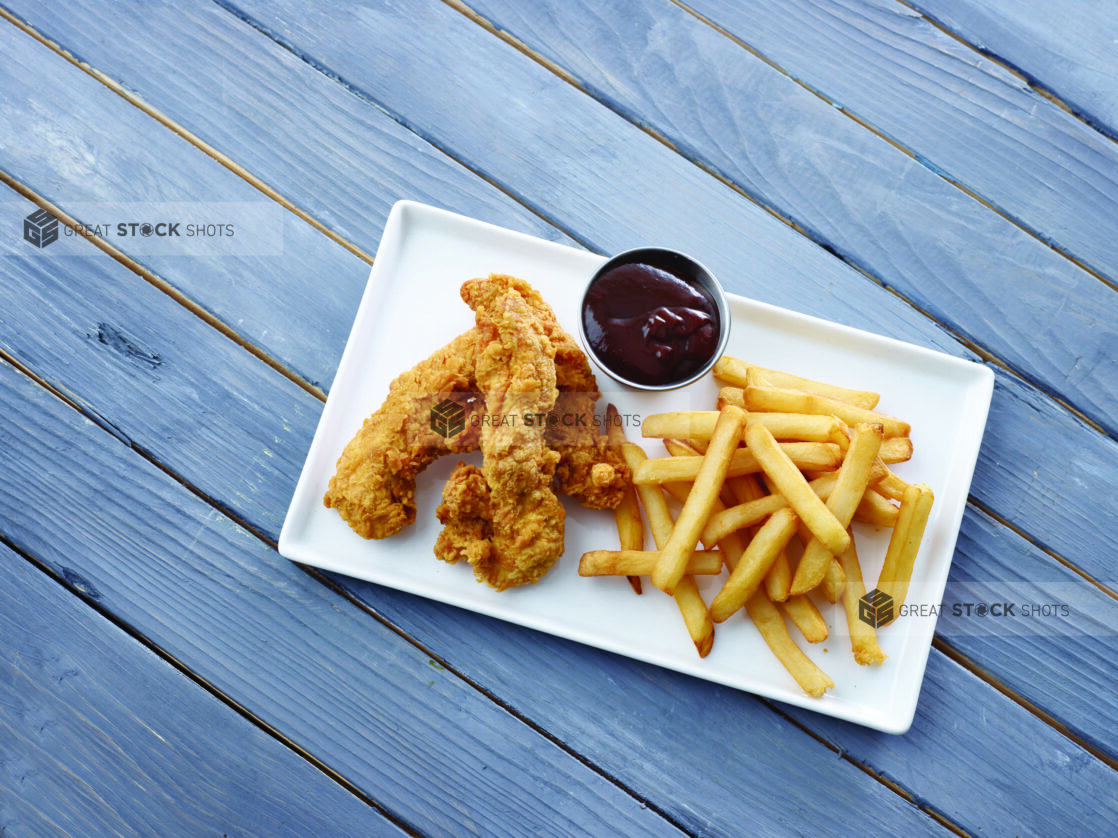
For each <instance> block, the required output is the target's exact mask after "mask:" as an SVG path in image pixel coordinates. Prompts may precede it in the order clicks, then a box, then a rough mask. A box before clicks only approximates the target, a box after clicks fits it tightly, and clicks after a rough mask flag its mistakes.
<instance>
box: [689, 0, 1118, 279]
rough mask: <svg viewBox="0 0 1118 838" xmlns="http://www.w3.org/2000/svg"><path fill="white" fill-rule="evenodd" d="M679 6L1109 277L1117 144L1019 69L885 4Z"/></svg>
mask: <svg viewBox="0 0 1118 838" xmlns="http://www.w3.org/2000/svg"><path fill="white" fill-rule="evenodd" d="M687 5H688V6H689V7H690V8H693V9H695V10H696V11H697V12H699V13H700V14H702V15H703V16H705V17H706V18H708V19H710V20H711V21H713V22H714V23H715V24H717V25H718V26H720V27H723V28H724V29H726V30H727V31H729V32H730V33H732V34H733V35H734V36H735V37H737V38H740V39H741V40H742V41H743V42H745V43H746V44H748V45H749V46H750V47H752V48H754V49H756V50H758V51H759V52H760V53H762V54H763V55H764V56H765V57H766V58H768V59H769V60H771V61H773V62H775V63H776V64H778V65H779V66H780V67H781V68H782V69H783V70H784V71H785V72H787V73H788V74H789V75H790V76H792V77H793V78H796V79H798V80H800V81H802V82H803V83H804V84H806V85H808V86H809V87H811V88H812V89H814V90H817V91H819V92H820V93H821V94H822V95H824V96H826V97H827V99H829V100H830V101H832V102H834V103H835V105H836V107H840V108H842V109H844V110H846V111H849V112H850V113H852V114H854V115H856V116H857V117H858V118H860V119H863V120H865V121H867V122H868V123H870V124H871V125H873V126H874V127H875V128H876V129H877V130H879V131H881V132H882V133H883V134H884V135H885V136H888V137H890V138H892V139H893V140H895V141H896V142H898V143H900V144H901V145H903V146H904V147H906V148H908V149H911V150H913V152H914V153H915V154H916V155H917V156H918V159H919V160H920V162H921V163H923V164H924V165H927V166H930V167H931V168H932V169H933V170H935V171H937V172H940V173H942V174H944V175H945V176H946V177H949V178H951V179H953V180H956V181H958V182H960V183H961V184H963V185H964V186H965V187H967V188H968V189H971V190H973V191H974V192H976V193H978V194H979V195H981V196H982V197H983V198H984V199H985V200H987V201H989V202H990V203H991V204H993V205H994V206H996V207H998V208H999V209H1000V210H1002V211H1003V212H1005V213H1006V214H1007V215H1009V216H1010V217H1012V218H1014V219H1017V220H1018V221H1019V222H1020V223H1021V224H1022V225H1024V226H1025V227H1026V228H1028V229H1030V230H1032V231H1033V232H1034V233H1036V234H1037V235H1038V236H1040V237H1041V238H1043V239H1044V240H1045V241H1048V242H1050V243H1051V244H1052V245H1053V246H1055V247H1057V248H1060V249H1061V250H1064V251H1066V252H1068V253H1070V254H1071V255H1073V256H1075V257H1076V258H1078V259H1081V260H1082V261H1083V262H1085V263H1087V264H1088V265H1090V266H1091V267H1092V268H1093V269H1094V270H1096V271H1098V272H1099V273H1100V274H1102V275H1103V276H1106V277H1108V278H1109V279H1110V280H1111V282H1114V281H1115V280H1116V279H1118V235H1116V232H1118V228H1116V225H1118V212H1116V210H1118V188H1116V187H1118V147H1116V146H1115V144H1114V143H1113V142H1112V141H1111V140H1109V139H1108V138H1106V137H1104V136H1102V135H1101V134H1099V133H1098V132H1096V131H1095V130H1094V129H1092V128H1091V127H1090V126H1088V125H1086V124H1084V123H1083V122H1082V121H1080V120H1079V119H1076V118H1075V117H1074V116H1073V115H1071V114H1069V113H1067V112H1066V111H1064V110H1063V109H1062V108H1060V107H1059V106H1058V105H1056V104H1054V103H1053V102H1051V101H1049V100H1048V99H1047V98H1045V97H1044V96H1042V95H1041V94H1039V93H1037V92H1036V91H1034V90H1032V89H1030V88H1029V86H1028V85H1027V84H1026V83H1025V82H1024V81H1023V80H1022V79H1021V78H1019V77H1018V76H1015V75H1014V74H1012V73H1010V72H1009V71H1007V70H1005V69H1004V68H1002V67H999V66H998V65H996V64H995V63H994V62H991V61H989V60H988V59H986V58H985V56H983V55H982V54H980V53H978V52H976V51H974V50H973V49H972V48H970V47H969V46H967V45H965V44H963V43H960V42H959V41H957V40H956V39H954V38H952V37H951V36H950V35H948V34H946V33H944V32H942V31H940V30H939V29H937V28H936V27H935V26H933V25H932V24H931V23H930V22H928V21H927V20H925V19H924V18H922V17H921V16H920V15H919V14H918V13H917V12H915V11H913V10H912V9H911V8H909V7H907V6H905V5H903V4H901V3H897V2H895V0H837V2H831V0H828V2H820V1H819V0H792V2H788V3H784V4H782V5H781V13H780V14H773V12H772V8H771V6H770V5H769V4H767V3H764V2H760V1H759V0H748V2H744V3H743V2H737V0H695V2H693V3H688V4H687ZM1030 5H1031V4H1030Z"/></svg>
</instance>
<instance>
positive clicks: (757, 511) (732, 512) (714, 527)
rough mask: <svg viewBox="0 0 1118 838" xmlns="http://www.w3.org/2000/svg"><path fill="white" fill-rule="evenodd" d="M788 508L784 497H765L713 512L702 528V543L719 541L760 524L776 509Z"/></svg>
mask: <svg viewBox="0 0 1118 838" xmlns="http://www.w3.org/2000/svg"><path fill="white" fill-rule="evenodd" d="M787 506H788V500H787V499H786V498H785V497H784V495H765V496H764V497H761V498H758V499H757V500H751V501H748V502H746V503H739V504H738V505H737V506H731V507H729V508H728V509H723V510H721V511H720V512H715V513H714V514H712V515H711V516H710V518H709V519H708V520H707V525H706V526H705V527H704V528H703V536H702V538H703V543H704V544H710V543H712V542H717V541H719V540H720V539H721V538H722V537H724V536H727V535H729V534H730V533H732V532H737V531H738V530H741V529H745V528H746V527H752V526H754V525H756V524H760V523H761V522H762V521H764V520H765V519H766V518H768V517H769V516H770V515H772V514H773V513H774V512H776V511H777V510H778V509H784V508H786V507H787Z"/></svg>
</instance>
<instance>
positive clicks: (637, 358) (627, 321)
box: [582, 263, 721, 385]
mask: <svg viewBox="0 0 1118 838" xmlns="http://www.w3.org/2000/svg"><path fill="white" fill-rule="evenodd" d="M582 325H583V330H584V332H585V335H586V339H587V341H588V342H589V343H590V346H591V348H592V349H593V350H594V354H595V355H597V357H598V360H599V361H600V362H601V363H602V364H604V365H605V366H607V367H609V369H610V370H612V371H613V372H615V373H616V374H617V375H619V376H621V377H622V378H625V379H627V380H629V381H632V382H633V383H635V384H645V385H668V384H672V383H673V382H676V381H681V380H683V379H686V378H689V377H690V376H692V375H694V374H695V373H696V372H698V371H699V370H700V369H702V367H704V366H705V365H706V363H707V362H708V361H709V360H710V359H711V357H712V356H713V355H714V353H715V352H716V351H717V348H718V339H719V333H720V331H721V323H720V321H719V317H718V308H717V306H716V305H715V303H714V300H713V299H712V298H711V297H710V295H709V294H708V293H707V292H706V291H705V290H704V289H702V288H701V287H700V286H698V285H697V284H696V283H693V282H691V281H689V279H688V278H687V277H683V276H678V275H676V274H675V273H673V272H672V271H670V270H668V269H667V268H664V267H659V266H654V265H649V264H644V263H631V264H622V265H618V266H617V267H614V268H611V269H610V270H608V271H607V272H606V273H604V274H602V275H601V276H599V277H598V278H597V279H596V280H595V281H594V283H593V284H592V285H591V286H590V288H589V289H587V292H586V297H585V300H584V302H583V308H582Z"/></svg>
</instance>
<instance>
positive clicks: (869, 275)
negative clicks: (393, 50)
mask: <svg viewBox="0 0 1118 838" xmlns="http://www.w3.org/2000/svg"><path fill="white" fill-rule="evenodd" d="M442 2H443V3H444V4H446V5H447V6H449V7H450V8H452V9H454V10H455V11H457V12H458V13H460V14H461V15H463V16H464V17H466V18H467V19H468V20H470V21H471V22H473V23H475V24H476V25H478V26H480V27H481V28H482V29H484V30H485V31H487V32H489V33H490V34H491V35H493V36H494V37H496V38H499V39H500V40H502V41H504V42H505V43H506V44H508V45H509V46H511V47H513V48H514V49H516V50H517V51H518V52H520V53H522V54H523V55H524V56H526V57H527V58H530V59H531V60H532V61H535V62H536V63H537V64H539V65H540V66H541V67H543V68H545V69H546V70H548V71H549V72H550V73H552V74H553V75H555V76H558V77H559V78H560V79H562V80H563V81H565V82H567V84H569V85H571V86H572V87H573V88H575V89H576V90H578V91H579V92H580V93H583V94H585V95H587V96H589V97H590V98H592V99H594V101H596V102H598V103H599V104H601V105H602V106H603V107H606V108H608V109H609V110H610V111H611V112H613V113H615V114H617V115H618V116H619V117H621V118H622V119H624V120H625V121H626V122H628V123H629V124H630V125H632V126H633V127H635V128H637V129H639V130H640V131H643V132H644V133H645V134H647V135H648V136H649V137H651V138H652V139H654V140H656V141H657V142H659V143H660V144H662V145H663V146H665V147H666V148H668V149H670V150H671V151H673V152H675V153H676V154H679V155H680V157H683V158H684V159H685V160H687V161H688V162H689V163H691V164H692V165H693V166H695V167H696V168H698V169H699V170H700V171H702V172H703V173H704V174H707V175H709V176H710V177H712V178H714V179H715V180H717V181H718V182H719V183H721V184H722V185H724V186H726V187H728V188H729V189H732V190H733V191H734V192H736V193H737V194H739V195H741V196H742V197H743V198H745V199H746V200H748V201H749V202H750V203H752V204H754V205H755V206H757V207H759V208H760V209H762V210H764V211H765V212H766V213H768V214H769V215H771V216H772V217H773V218H775V219H776V220H777V221H779V222H780V223H782V224H784V225H785V226H787V227H789V228H791V229H792V230H795V231H796V232H797V233H799V234H800V235H801V236H803V237H804V238H806V239H807V240H808V241H811V242H812V243H814V244H816V245H818V246H819V247H822V248H823V249H824V250H826V251H827V252H828V253H830V254H831V255H832V256H834V257H835V258H836V259H838V260H840V261H841V262H843V263H844V264H846V265H848V266H849V267H851V268H853V269H854V270H856V271H857V272H858V273H860V274H861V275H862V276H864V277H866V279H868V280H870V281H871V282H873V283H874V284H875V285H877V286H878V287H879V288H881V289H883V290H884V291H887V292H888V293H890V294H892V295H893V296H894V297H896V298H897V299H898V300H900V301H901V302H903V303H904V304H905V305H907V306H908V307H909V308H911V309H912V310H913V311H915V312H917V313H918V314H920V315H921V316H922V317H924V318H926V319H928V320H930V321H931V322H933V323H935V324H936V325H937V326H938V327H939V328H940V329H942V330H943V331H944V332H945V333H947V334H948V335H950V336H951V337H952V338H953V339H954V340H955V341H957V342H958V343H959V344H960V345H961V346H963V347H965V348H966V349H969V350H970V351H971V352H973V353H974V354H975V355H976V356H978V357H979V358H981V359H982V360H983V361H985V362H987V363H989V364H993V365H995V366H997V367H999V368H1000V369H1003V370H1005V371H1006V372H1008V373H1010V374H1012V375H1013V376H1015V377H1016V378H1018V379H1020V380H1021V381H1024V382H1026V383H1027V384H1029V385H1030V386H1032V387H1034V388H1036V389H1037V390H1039V391H1040V392H1042V393H1043V394H1044V395H1045V396H1046V397H1047V398H1049V399H1051V400H1052V401H1053V402H1055V403H1056V404H1058V405H1059V406H1060V407H1061V408H1063V409H1064V410H1066V411H1067V412H1068V413H1071V414H1072V415H1073V416H1075V417H1076V418H1077V419H1079V420H1080V421H1081V422H1084V423H1085V424H1087V425H1088V426H1089V427H1091V428H1092V429H1094V430H1095V431H1097V432H1098V433H1100V434H1103V435H1104V436H1107V437H1110V436H1111V434H1110V433H1109V432H1108V431H1107V430H1106V429H1105V428H1104V427H1102V425H1100V424H1099V423H1098V422H1097V421H1095V420H1094V419H1092V418H1091V417H1090V416H1088V415H1087V414H1086V413H1084V412H1083V411H1081V410H1080V409H1079V408H1077V407H1075V406H1074V405H1073V404H1071V403H1070V402H1068V401H1067V400H1065V399H1064V398H1062V397H1060V396H1059V395H1057V394H1055V393H1053V392H1052V391H1051V390H1050V389H1049V388H1048V387H1047V386H1046V385H1044V383H1043V382H1040V381H1037V380H1034V379H1033V378H1031V377H1029V376H1026V375H1025V374H1023V373H1022V372H1021V371H1019V370H1017V369H1015V368H1014V367H1012V366H1011V365H1010V364H1008V363H1007V362H1006V361H1004V360H1002V359H1001V358H999V357H997V356H996V355H994V354H993V353H991V352H990V351H989V350H987V349H986V348H985V347H983V346H981V345H980V344H978V343H976V342H975V341H974V340H972V339H971V338H968V337H967V336H966V335H963V334H961V333H960V332H959V331H957V330H956V329H953V328H951V327H950V326H948V325H946V324H944V323H942V322H940V321H939V319H937V318H936V317H935V316H934V315H932V314H931V313H930V312H928V311H926V310H925V309H924V308H922V307H921V306H919V305H917V304H916V303H915V302H914V301H913V300H910V299H909V298H908V297H906V296H905V295H904V294H902V293H900V292H899V291H898V290H897V289H896V288H894V287H892V286H891V285H889V284H887V283H886V282H885V281H884V280H883V279H882V278H881V277H879V276H877V275H876V274H874V273H873V272H872V271H870V270H869V269H868V268H866V267H865V266H864V265H862V264H860V263H858V262H856V261H854V260H852V259H850V258H849V257H847V256H846V255H844V254H842V253H841V252H840V251H838V250H837V249H836V248H835V247H834V246H833V245H831V244H830V243H829V242H826V241H823V240H821V239H819V238H817V237H816V236H814V235H812V234H811V233H810V232H809V231H807V230H806V229H804V227H803V226H801V225H800V224H798V223H797V222H796V221H795V220H794V219H792V218H791V217H789V216H787V215H785V214H784V213H782V212H781V211H780V210H779V209H777V208H776V207H774V206H771V205H769V204H767V203H765V202H763V201H761V200H759V199H758V198H757V197H756V196H754V195H752V194H751V193H749V192H748V191H746V190H745V189H744V188H743V187H742V186H740V185H739V184H738V183H736V182H734V181H733V180H731V179H730V178H728V177H726V176H725V175H723V174H722V173H720V172H718V171H716V170H714V169H712V168H710V167H709V166H708V165H706V164H705V163H703V162H702V161H701V160H697V159H694V158H691V157H688V156H687V155H684V154H682V153H681V152H680V150H679V149H678V148H677V147H676V145H675V144H674V143H673V142H672V141H671V140H670V139H669V138H668V137H666V136H664V135H663V134H661V133H660V132H659V131H657V130H655V129H654V128H652V127H650V126H647V125H642V124H640V123H638V122H635V121H633V120H632V119H630V118H629V117H628V116H627V115H626V114H625V113H623V112H621V111H619V110H617V109H615V108H614V107H613V105H612V104H611V103H610V102H609V101H606V100H604V99H600V98H598V97H597V96H595V95H594V93H593V92H592V91H590V90H589V89H588V88H587V87H586V86H585V85H584V84H582V83H581V82H580V81H579V79H578V78H577V77H576V76H575V75H574V74H573V73H571V72H570V71H569V70H567V69H566V68H565V67H562V66H561V65H559V64H557V63H556V62H554V61H552V60H551V59H549V58H547V57H545V56H543V55H541V54H540V53H539V52H537V51H535V50H533V49H532V48H531V47H529V46H528V45H527V44H525V43H524V42H523V41H521V40H520V39H518V38H517V37H515V36H514V35H512V34H510V33H509V32H506V31H504V30H502V29H500V28H498V27H497V26H496V25H495V24H493V23H492V22H491V21H490V20H488V19H487V18H485V17H483V16H482V15H481V14H479V13H478V12H476V11H474V10H473V9H471V8H470V7H469V6H467V5H466V4H465V3H464V2H463V0H442ZM670 2H672V3H675V5H677V6H679V7H680V8H681V9H683V10H684V11H685V12H687V13H688V14H690V15H692V16H693V17H695V18H696V19H698V20H699V21H701V22H702V23H703V24H705V25H707V26H709V27H711V28H712V29H714V30H715V31H717V32H718V33H719V34H721V35H723V36H724V37H726V38H728V39H730V40H731V41H733V42H734V43H735V44H737V45H738V46H740V47H741V48H742V49H744V50H745V51H747V52H748V53H750V54H751V55H753V56H755V57H756V58H757V59H759V60H760V61H763V62H764V63H765V64H767V65H768V66H770V67H772V68H773V69H774V70H776V71H777V72H779V73H780V74H781V75H783V76H785V77H786V78H788V79H790V80H791V81H794V82H795V83H796V84H797V85H799V86H800V87H802V88H803V89H805V90H807V91H808V92H810V93H811V94H812V95H814V96H816V97H818V98H820V99H822V100H823V101H824V102H826V103H827V104H828V105H831V106H832V107H835V108H836V109H837V110H840V111H841V112H842V113H843V114H844V115H845V116H847V117H848V118H850V119H851V120H852V121H854V122H856V123H857V124H858V125H860V126H861V127H863V128H865V129H866V130H867V131H869V132H870V133H872V134H874V135H875V136H877V137H879V138H881V139H882V140H884V141H886V142H887V143H889V144H890V145H892V146H893V147H895V148H896V149H898V150H899V151H901V152H902V153H903V154H905V155H906V156H908V157H910V158H912V159H913V160H914V161H916V162H917V163H919V164H920V165H921V166H924V162H923V161H922V160H921V158H920V157H919V156H917V155H916V154H915V152H913V151H911V150H910V149H908V148H906V147H905V146H903V145H900V144H899V143H897V142H896V141H895V140H893V139H892V138H890V137H888V136H887V135H885V134H883V133H881V132H880V131H878V130H877V129H876V128H874V126H873V125H871V124H870V123H868V122H866V121H865V120H863V119H862V118H861V117H859V116H857V115H856V114H854V113H852V112H850V111H849V110H847V109H845V108H841V107H838V106H837V105H836V103H835V102H833V101H831V100H830V99H828V98H827V97H826V96H824V95H823V94H822V93H820V92H819V91H817V90H815V89H813V88H811V87H808V86H807V85H806V84H804V83H803V82H802V81H800V80H799V79H797V78H796V77H794V76H792V75H790V74H789V73H788V72H787V71H786V70H784V69H783V68H782V67H780V65H778V64H776V63H774V62H773V61H771V60H770V59H769V58H767V57H765V56H764V55H763V54H761V53H760V52H758V51H757V50H756V49H755V48H753V47H751V46H750V45H749V44H747V43H745V42H743V41H742V40H741V39H739V38H737V37H735V36H734V35H732V34H731V33H729V32H727V31H726V30H725V29H723V28H722V27H720V26H718V25H717V24H715V23H714V22H712V21H710V20H709V19H707V18H705V17H703V16H702V15H700V14H699V13H698V12H696V11H694V10H692V9H690V8H689V7H687V6H685V5H684V4H683V3H681V2H679V0H670ZM265 34H270V33H267V32H265ZM304 60H306V59H305V58H304ZM308 63H310V62H308ZM311 66H315V65H314V64H313V63H312V64H311ZM316 69H319V70H320V72H327V71H326V70H325V69H324V68H320V67H316ZM374 104H375V103H374ZM398 121H399V120H398ZM401 124H403V125H404V127H406V128H408V129H409V130H412V129H411V127H410V126H408V125H406V124H405V123H403V122H401ZM453 159H454V160H456V161H457V162H458V163H460V164H461V165H463V166H466V164H465V163H463V162H462V161H461V160H458V158H457V157H454V158H453ZM467 168H469V167H468V166H467ZM471 171H473V170H472V169H471ZM929 171H933V172H934V174H936V176H937V177H939V178H941V179H942V180H945V181H946V182H948V183H950V184H951V185H952V186H954V187H955V188H957V189H959V190H960V191H961V192H963V193H964V194H966V195H967V196H968V197H970V198H972V199H973V200H975V201H977V202H978V203H979V204H981V205H982V206H984V207H986V208H987V209H989V210H990V211H991V212H993V213H995V214H997V215H998V216H999V217H1001V218H1004V219H1005V220H1006V221H1008V222H1010V223H1011V224H1013V225H1014V226H1015V227H1017V228H1018V229H1020V230H1022V231H1023V232H1025V233H1027V234H1028V235H1029V236H1030V237H1031V238H1034V239H1036V240H1037V241H1039V242H1040V243H1041V244H1043V245H1045V246H1046V247H1048V248H1049V249H1050V250H1053V251H1055V252H1057V253H1059V254H1060V255H1061V256H1062V257H1064V258H1065V259H1067V260H1068V261H1070V262H1072V263H1073V264H1074V265H1076V267H1078V268H1080V269H1082V270H1084V271H1086V272H1087V273H1088V274H1090V275H1091V276H1092V277H1094V278H1095V279H1097V280H1099V281H1100V282H1102V283H1103V284H1104V285H1107V286H1108V287H1110V288H1112V289H1113V290H1115V291H1118V285H1115V284H1114V283H1113V282H1111V281H1110V280H1109V279H1107V278H1106V277H1104V276H1102V275H1100V274H1099V273H1098V272H1097V271H1095V270H1093V269H1091V268H1090V267H1089V266H1087V265H1085V264H1084V263H1082V262H1080V261H1079V260H1078V259H1076V258H1075V257H1074V256H1072V255H1071V254H1069V253H1066V252H1064V251H1062V250H1060V249H1059V248H1056V247H1054V246H1053V245H1052V244H1051V243H1050V242H1047V241H1045V240H1044V239H1043V238H1042V237H1041V236H1039V235H1038V234H1036V233H1035V232H1034V231H1032V230H1030V229H1029V228H1027V227H1025V226H1023V225H1022V224H1021V223H1019V222H1018V221H1017V220H1016V219H1014V218H1012V217H1010V216H1008V215H1006V214H1005V213H1004V212H1002V211H1001V210H999V209H998V208H997V207H995V206H994V205H993V204H991V203H990V202H988V201H986V200H985V199H984V198H982V196H980V195H978V194H977V193H975V192H974V191H972V190H971V189H969V188H968V187H966V186H964V185H963V184H961V183H959V182H958V181H955V180H953V179H951V178H949V177H946V176H945V175H944V174H942V173H941V172H938V171H935V170H931V169H929ZM487 180H488V179H487ZM540 215H541V217H542V218H543V219H544V220H545V221H548V222H549V223H552V224H554V222H552V221H550V219H548V218H547V217H546V216H545V215H543V214H542V213H540ZM555 226H557V227H558V225H555ZM560 229H562V228H560ZM563 232H565V233H567V234H568V235H571V236H572V237H573V238H577V237H576V236H573V234H572V233H571V232H570V231H568V230H564V231H563Z"/></svg>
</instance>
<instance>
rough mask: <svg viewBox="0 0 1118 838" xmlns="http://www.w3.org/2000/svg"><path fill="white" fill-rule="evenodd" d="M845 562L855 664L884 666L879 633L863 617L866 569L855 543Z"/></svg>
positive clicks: (845, 591)
mask: <svg viewBox="0 0 1118 838" xmlns="http://www.w3.org/2000/svg"><path fill="white" fill-rule="evenodd" d="M841 561H842V569H843V570H844V571H845V572H846V586H845V587H844V589H843V592H842V608H843V611H845V612H846V625H847V628H848V629H849V631H850V646H851V649H852V650H853V652H854V660H855V661H856V662H857V663H859V664H861V665H862V666H869V665H871V664H880V663H882V662H884V660H885V653H884V652H883V651H881V646H879V645H878V643H877V632H876V631H875V630H874V627H873V626H872V625H870V624H869V623H867V622H866V621H865V620H863V619H862V616H861V614H860V613H859V609H860V608H861V600H862V597H864V596H865V595H866V583H865V582H864V581H862V566H861V565H860V564H859V562H858V549H857V548H856V547H855V546H854V541H853V540H851V542H850V549H848V550H846V551H845V552H844V553H843V554H842V557H841Z"/></svg>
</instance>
